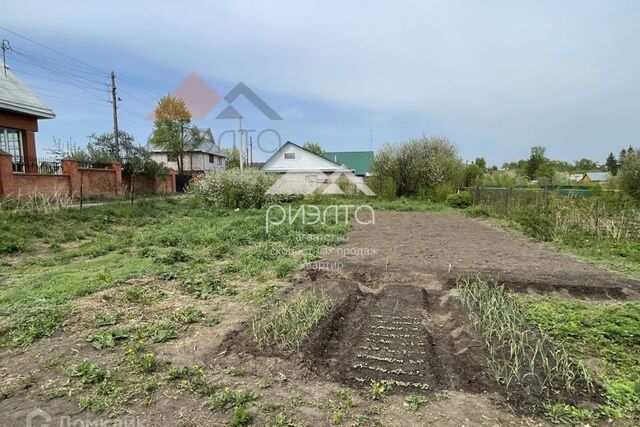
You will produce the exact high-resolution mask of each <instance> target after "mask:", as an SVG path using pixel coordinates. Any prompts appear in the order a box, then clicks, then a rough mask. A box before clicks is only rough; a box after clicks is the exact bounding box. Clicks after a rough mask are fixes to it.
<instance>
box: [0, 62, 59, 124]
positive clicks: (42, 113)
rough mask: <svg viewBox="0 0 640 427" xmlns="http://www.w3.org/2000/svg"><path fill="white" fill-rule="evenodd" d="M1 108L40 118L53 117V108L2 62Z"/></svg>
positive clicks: (0, 70) (0, 83) (0, 79)
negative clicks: (5, 72) (6, 69)
mask: <svg viewBox="0 0 640 427" xmlns="http://www.w3.org/2000/svg"><path fill="white" fill-rule="evenodd" d="M0 110H8V111H13V112H15V113H21V114H27V115H30V116H35V117H37V118H39V119H53V118H55V117H56V115H55V114H54V112H53V110H52V109H51V108H49V106H47V104H45V103H44V102H42V101H41V100H40V98H38V97H37V96H36V94H35V93H33V92H32V91H31V89H29V88H28V87H27V86H26V85H25V84H24V83H22V82H21V81H20V80H18V78H17V77H16V76H15V75H13V74H12V73H11V72H10V71H7V75H6V77H5V75H4V67H3V66H2V63H1V62H0Z"/></svg>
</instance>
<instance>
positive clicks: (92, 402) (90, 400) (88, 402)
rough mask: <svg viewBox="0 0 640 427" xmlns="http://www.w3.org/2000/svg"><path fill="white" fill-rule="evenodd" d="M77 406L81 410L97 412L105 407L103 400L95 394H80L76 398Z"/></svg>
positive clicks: (102, 410)
mask: <svg viewBox="0 0 640 427" xmlns="http://www.w3.org/2000/svg"><path fill="white" fill-rule="evenodd" d="M78 407H79V408H80V409H82V410H83V411H91V412H95V413H96V414H99V413H101V412H104V410H105V409H106V408H107V405H106V403H105V402H104V400H102V399H100V398H99V397H97V396H82V397H80V399H78Z"/></svg>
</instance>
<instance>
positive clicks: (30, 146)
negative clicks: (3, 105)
mask: <svg viewBox="0 0 640 427" xmlns="http://www.w3.org/2000/svg"><path fill="white" fill-rule="evenodd" d="M0 127H4V128H11V129H19V130H20V131H22V155H23V157H24V158H25V159H35V158H36V136H35V132H37V131H38V119H37V118H36V117H34V116H29V115H26V114H19V113H14V112H12V111H7V110H0ZM36 169H37V166H36V165H35V161H33V162H32V161H29V162H27V165H26V172H27V173H30V172H37V170H36Z"/></svg>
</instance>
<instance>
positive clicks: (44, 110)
mask: <svg viewBox="0 0 640 427" xmlns="http://www.w3.org/2000/svg"><path fill="white" fill-rule="evenodd" d="M53 118H55V114H54V113H53V111H52V110H51V108H49V107H48V106H47V105H46V104H45V103H44V102H42V101H41V100H40V99H39V98H38V97H37V96H36V95H35V94H34V93H33V92H32V91H31V89H29V88H28V87H27V86H25V85H24V84H23V83H22V82H21V81H20V80H18V79H17V78H16V77H15V76H14V75H13V74H12V73H11V72H9V71H6V75H5V69H4V67H3V66H1V63H0V151H4V152H6V153H8V154H10V155H11V159H12V163H13V168H14V171H15V172H23V173H31V172H37V169H38V164H37V155H36V139H35V133H36V132H37V131H38V120H39V119H53Z"/></svg>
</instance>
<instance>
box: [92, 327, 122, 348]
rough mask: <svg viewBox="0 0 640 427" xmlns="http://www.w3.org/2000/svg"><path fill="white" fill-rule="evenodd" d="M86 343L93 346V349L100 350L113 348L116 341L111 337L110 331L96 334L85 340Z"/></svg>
mask: <svg viewBox="0 0 640 427" xmlns="http://www.w3.org/2000/svg"><path fill="white" fill-rule="evenodd" d="M87 341H89V342H91V343H92V344H93V347H94V348H96V349H98V350H102V349H103V348H109V347H115V345H116V340H115V339H114V338H113V335H111V331H102V332H96V333H95V334H93V335H90V336H89V338H87Z"/></svg>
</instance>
